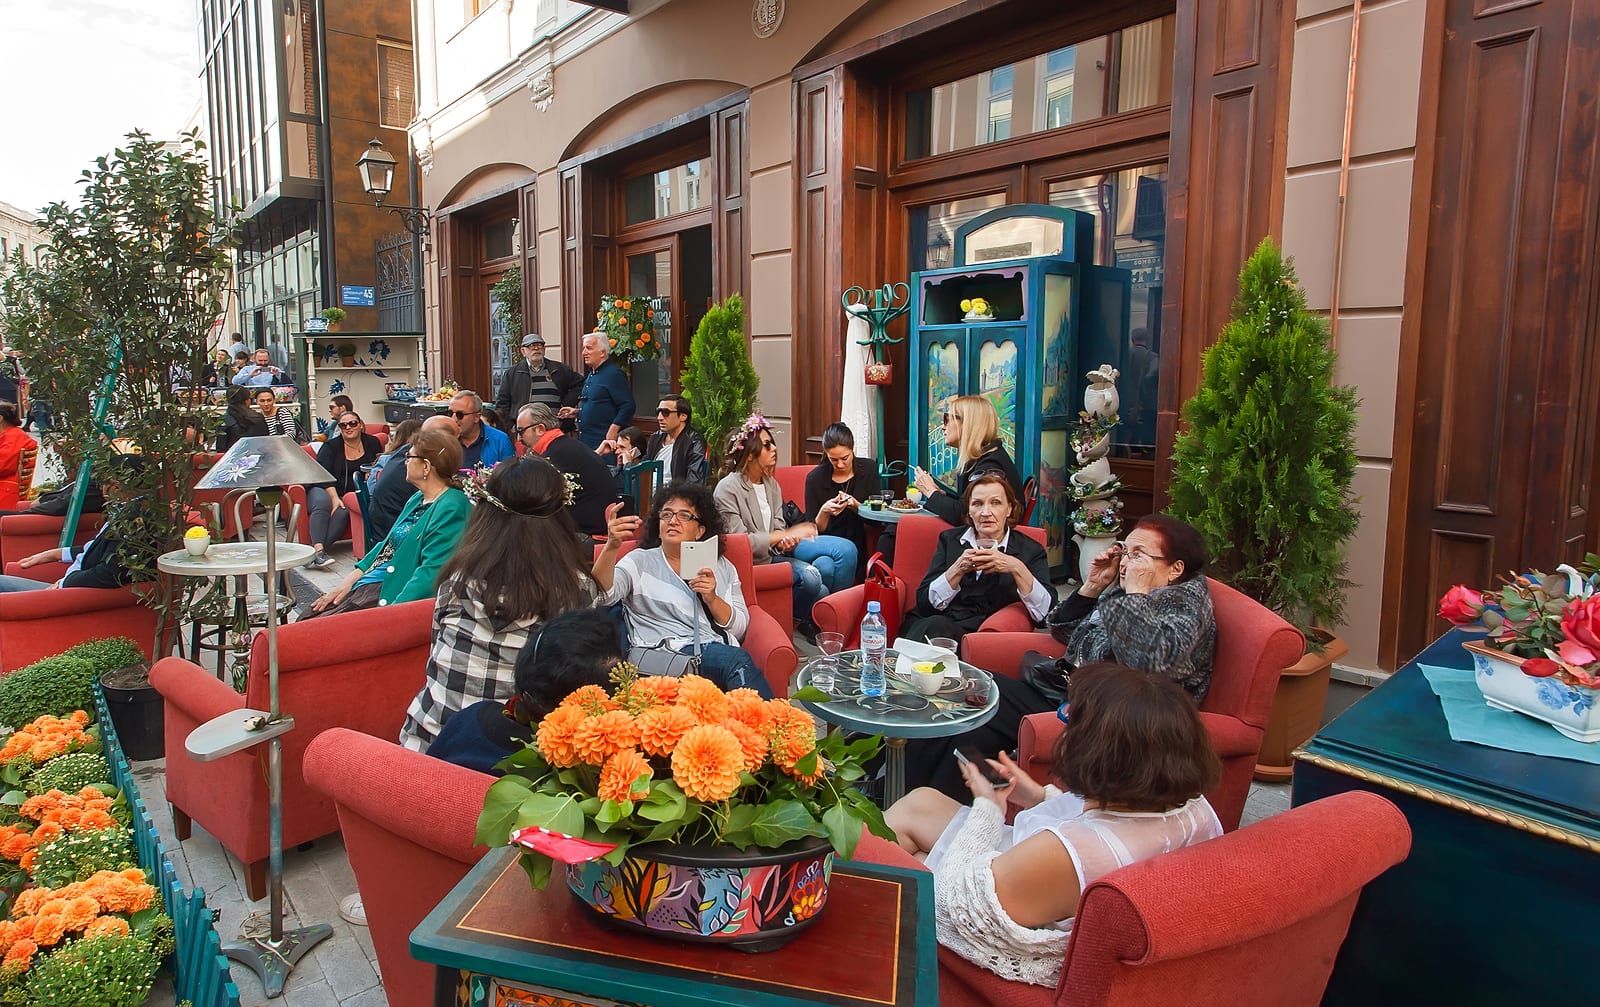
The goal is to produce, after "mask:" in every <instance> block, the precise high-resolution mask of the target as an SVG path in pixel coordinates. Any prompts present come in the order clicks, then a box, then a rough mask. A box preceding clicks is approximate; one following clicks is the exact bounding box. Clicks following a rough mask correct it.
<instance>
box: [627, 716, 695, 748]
mask: <svg viewBox="0 0 1600 1007" xmlns="http://www.w3.org/2000/svg"><path fill="white" fill-rule="evenodd" d="M636 723H637V724H638V725H639V747H640V748H642V749H644V750H645V751H646V752H648V753H650V754H651V755H671V754H672V750H673V749H674V748H677V747H678V742H680V741H682V740H683V736H684V735H685V734H688V733H689V732H690V731H692V730H693V729H694V728H696V727H698V726H699V724H700V722H699V721H698V720H696V719H695V716H694V714H692V713H690V712H689V711H688V710H687V709H685V708H684V707H681V706H656V707H651V708H650V709H648V710H646V711H644V712H643V713H641V714H639V716H638V719H637V721H636Z"/></svg>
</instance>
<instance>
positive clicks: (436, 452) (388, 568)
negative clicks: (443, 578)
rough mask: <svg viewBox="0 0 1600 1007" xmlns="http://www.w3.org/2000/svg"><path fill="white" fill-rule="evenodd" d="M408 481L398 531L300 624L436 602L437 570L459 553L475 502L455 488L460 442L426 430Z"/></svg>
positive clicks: (415, 447) (410, 459)
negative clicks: (419, 601) (332, 615)
mask: <svg viewBox="0 0 1600 1007" xmlns="http://www.w3.org/2000/svg"><path fill="white" fill-rule="evenodd" d="M405 466H406V481H407V482H409V483H410V484H411V485H413V486H415V487H416V488H417V492H416V493H413V494H412V495H411V499H410V500H409V501H407V502H406V505H405V507H404V508H403V509H402V510H401V511H400V516H399V517H398V518H396V519H395V522H394V527H393V528H390V529H389V534H388V535H386V536H384V539H383V541H382V542H379V543H378V544H377V545H376V546H375V547H374V548H373V549H372V551H370V552H368V553H367V555H366V556H365V557H363V558H362V559H360V560H358V561H357V562H356V568H355V570H354V571H353V572H352V573H351V574H350V575H349V576H348V577H346V578H345V579H344V580H342V581H340V582H339V586H338V587H336V588H334V589H333V590H331V591H329V592H328V593H326V594H324V595H322V597H320V598H318V599H317V600H316V601H314V602H312V603H311V608H310V610H309V611H307V612H306V614H305V615H303V616H301V618H302V619H310V618H313V617H315V616H319V615H327V614H329V613H331V612H352V611H355V610H357V609H363V608H373V607H375V606H378V605H391V604H398V603H400V602H404V601H416V600H417V599H419V598H432V597H433V595H434V590H435V588H436V586H437V584H438V581H439V571H440V570H441V569H443V568H444V565H445V563H447V562H448V561H449V559H450V556H451V555H452V554H453V553H454V552H455V551H456V543H458V542H459V541H461V533H462V532H463V531H465V530H466V527H467V515H468V514H469V513H470V512H471V511H472V503H471V501H469V500H468V499H467V495H466V494H465V493H462V492H461V491H460V490H459V489H457V488H456V486H455V474H456V471H457V470H458V469H459V468H460V467H461V442H460V441H458V440H457V439H456V438H455V437H454V436H453V435H451V434H450V433H448V432H446V431H443V430H424V431H422V432H421V433H420V434H418V435H417V438H416V440H414V441H412V444H411V453H410V454H409V455H408V456H407V457H406V460H405Z"/></svg>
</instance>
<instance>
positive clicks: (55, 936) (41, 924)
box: [33, 916, 67, 948]
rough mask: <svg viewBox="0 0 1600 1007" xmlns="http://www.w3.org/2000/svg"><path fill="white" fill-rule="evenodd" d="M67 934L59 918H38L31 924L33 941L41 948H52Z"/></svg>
mask: <svg viewBox="0 0 1600 1007" xmlns="http://www.w3.org/2000/svg"><path fill="white" fill-rule="evenodd" d="M66 933H67V928H66V925H65V924H64V923H63V922H62V919H61V917H59V916H38V917H35V920H34V924H33V940H34V943H35V944H38V945H39V946H40V947H41V948H53V947H55V946H56V945H57V944H59V943H61V938H62V937H65V936H66Z"/></svg>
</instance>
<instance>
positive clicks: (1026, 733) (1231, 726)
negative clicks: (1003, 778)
mask: <svg viewBox="0 0 1600 1007" xmlns="http://www.w3.org/2000/svg"><path fill="white" fill-rule="evenodd" d="M1208 583H1209V586H1210V588H1211V604H1212V607H1213V609H1214V610H1215V611H1216V616H1217V651H1216V657H1215V660H1214V661H1213V662H1212V672H1211V688H1210V689H1209V690H1207V691H1206V699H1205V702H1203V703H1201V704H1200V719H1201V720H1202V721H1204V722H1205V725H1206V730H1207V731H1208V732H1210V734H1211V745H1212V747H1213V748H1215V749H1216V752H1217V756H1218V757H1219V758H1221V759H1222V780H1221V782H1219V783H1218V784H1217V786H1216V788H1215V789H1213V790H1212V791H1211V792H1210V793H1208V794H1207V795H1206V799H1207V800H1209V801H1210V802H1211V806H1212V807H1213V808H1215V809H1216V812H1217V817H1218V818H1219V819H1221V820H1222V827H1223V828H1225V829H1235V828H1238V826H1239V817H1240V816H1241V815H1242V814H1244V802H1245V798H1246V797H1248V796H1249V794H1250V777H1251V774H1252V773H1254V772H1255V765H1256V757H1257V755H1258V754H1259V753H1260V751H1261V739H1262V738H1263V737H1264V736H1265V733H1266V728H1267V716H1268V714H1270V713H1271V712H1272V697H1273V695H1274V694H1275V693H1276V692H1277V688H1278V676H1279V675H1280V674H1281V673H1282V672H1283V669H1285V668H1287V667H1288V666H1289V665H1291V664H1293V663H1294V662H1296V661H1298V660H1300V657H1301V655H1303V654H1304V653H1305V637H1303V636H1301V635H1300V632H1299V630H1297V629H1295V628H1294V627H1293V626H1291V625H1289V624H1288V623H1287V622H1285V621H1284V620H1283V618H1282V617H1281V616H1279V615H1278V614H1277V613H1276V612H1273V611H1272V610H1270V609H1268V608H1266V607H1264V606H1262V605H1261V604H1259V603H1257V602H1256V601H1254V600H1253V599H1251V598H1247V597H1246V596H1244V595H1242V594H1240V593H1239V592H1238V591H1235V590H1234V589H1233V588H1231V587H1228V586H1227V585H1226V584H1222V583H1220V582H1218V581H1215V580H1211V581H1208ZM1027 650H1037V651H1040V652H1042V653H1047V654H1051V655H1053V656H1060V655H1061V654H1063V653H1065V650H1066V648H1065V647H1064V646H1063V645H1062V644H1060V643H1057V642H1056V641H1055V639H1054V638H1052V637H1051V636H1050V634H1048V633H1042V632H1041V633H972V634H968V636H967V637H966V639H965V640H964V641H962V656H963V657H964V658H965V659H966V660H967V661H968V662H970V663H972V664H975V665H977V666H978V667H980V668H984V669H987V670H989V671H992V672H995V673H996V674H1001V675H1011V676H1015V675H1016V674H1017V672H1018V669H1019V668H1020V667H1021V663H1022V655H1023V652H1024V651H1027ZM1060 728H1061V722H1060V721H1059V720H1058V719H1056V715H1055V714H1054V713H1041V714H1035V715H1033V716H1031V717H1027V718H1024V719H1023V721H1022V729H1021V731H1020V733H1019V737H1018V758H1019V759H1021V760H1022V765H1023V766H1024V768H1026V769H1027V770H1028V772H1029V773H1030V774H1031V775H1032V776H1033V777H1034V778H1036V779H1038V780H1041V781H1043V780H1044V779H1046V778H1047V776H1048V775H1049V771H1050V751H1051V748H1052V747H1053V746H1054V745H1055V739H1056V735H1057V734H1059V733H1060Z"/></svg>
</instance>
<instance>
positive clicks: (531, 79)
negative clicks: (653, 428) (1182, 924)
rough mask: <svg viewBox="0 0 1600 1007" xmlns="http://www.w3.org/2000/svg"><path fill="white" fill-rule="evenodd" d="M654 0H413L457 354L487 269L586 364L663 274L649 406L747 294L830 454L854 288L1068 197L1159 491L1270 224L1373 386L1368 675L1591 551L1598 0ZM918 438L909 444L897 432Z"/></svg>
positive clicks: (1150, 501)
mask: <svg viewBox="0 0 1600 1007" xmlns="http://www.w3.org/2000/svg"><path fill="white" fill-rule="evenodd" d="M607 6H617V5H607ZM626 6H627V7H628V13H627V14H626V15H623V14H618V13H614V12H610V11H605V10H600V9H597V8H595V7H590V6H587V5H582V4H576V3H571V2H568V0H537V2H532V3H529V2H526V0H524V2H521V3H515V4H512V3H507V2H505V0H500V2H494V3H489V2H483V3H476V2H475V3H470V4H467V5H466V6H465V8H463V6H462V5H460V4H452V3H441V2H438V0H416V3H415V12H416V31H417V53H418V59H417V74H418V78H417V85H418V115H417V119H416V121H415V122H414V123H413V125H412V129H411V134H412V141H413V144H414V146H415V148H416V150H417V152H418V157H419V161H420V163H421V165H422V167H423V170H424V172H425V176H424V181H423V186H422V192H423V199H424V202H425V203H427V204H428V205H429V206H431V207H433V208H434V209H435V212H436V215H437V216H436V221H435V239H436V240H435V246H434V249H433V257H432V258H431V260H430V270H429V275H430V276H431V277H432V278H433V280H434V283H435V289H434V291H433V292H431V293H430V296H429V305H428V311H429V322H428V329H429V332H430V345H431V346H432V353H433V354H434V355H435V367H436V368H437V369H438V373H441V374H448V375H452V376H454V377H456V378H458V379H459V380H462V381H464V382H466V383H469V384H472V383H486V382H487V381H488V378H489V375H490V373H491V372H492V370H493V369H494V368H495V367H497V366H500V365H502V364H503V362H504V359H503V358H499V357H497V356H496V355H495V354H494V353H492V349H493V347H494V343H493V342H492V341H491V339H490V334H489V321H488V319H489V318H490V316H491V311H490V303H491V302H490V294H489V289H490V287H491V286H492V285H493V283H494V282H495V281H496V280H497V279H498V278H500V277H501V276H503V275H505V272H506V270H508V269H509V268H510V267H511V266H517V267H518V268H520V270H521V275H522V282H523V285H524V297H523V305H524V315H525V319H524V320H525V323H526V325H527V326H528V327H530V328H537V329H539V330H541V331H543V332H544V333H545V334H546V335H547V337H548V338H550V340H551V342H552V345H554V344H556V343H557V342H558V341H559V344H560V345H561V347H562V352H563V355H564V356H565V357H566V358H567V359H569V360H570V359H573V358H575V356H576V352H577V342H578V338H579V335H580V334H581V333H582V332H583V331H585V330H586V329H588V328H589V327H590V321H591V320H592V318H593V312H594V309H595V308H596V306H597V305H598V302H599V298H600V295H602V294H605V293H626V294H630V295H633V296H648V297H655V298H659V299H660V301H659V303H660V304H661V305H662V306H663V307H665V308H666V310H667V313H668V316H669V333H668V336H667V341H666V349H667V351H668V352H667V353H666V354H665V356H664V359H663V361H662V363H661V365H660V366H659V367H653V368H639V369H637V370H636V372H635V377H634V380H635V383H636V392H637V393H638V394H639V395H640V396H641V398H643V397H648V396H649V395H651V394H653V393H654V392H655V391H656V390H657V389H665V388H667V387H670V386H672V384H673V381H674V380H675V374H676V367H677V366H678V365H679V364H680V363H681V360H682V356H683V353H684V351H685V349H686V344H687V338H686V337H687V335H688V334H689V333H692V332H693V329H694V326H695V324H696V322H697V320H698V317H699V314H700V313H701V312H703V310H704V306H705V304H706V303H708V302H709V301H712V300H720V299H722V298H723V297H726V296H727V295H728V294H731V293H733V292H741V293H743V294H744V295H745V297H746V300H747V302H748V317H749V329H750V336H751V340H752V354H753V357H754V361H755V364H756V368H757V371H758V372H759V373H760V374H761V376H762V379H763V380H762V387H761V400H762V404H763V407H764V408H765V410H766V411H767V412H768V413H769V414H770V415H771V416H772V417H773V418H774V419H775V421H776V423H777V426H778V430H779V433H780V442H781V445H782V450H783V451H784V452H785V453H786V454H787V456H788V457H789V458H791V459H792V460H795V461H801V460H804V459H806V458H808V457H814V456H815V455H816V453H817V450H818V442H817V437H818V435H819V433H820V432H821V430H822V428H823V427H824V426H825V425H826V424H827V423H828V422H830V421H831V420H833V419H836V418H837V417H838V415H839V410H840V402H841V388H842V385H843V378H844V375H843V367H844V359H845V355H846V349H847V348H846V344H845V334H844V330H845V317H844V313H843V312H842V310H841V308H840V302H839V298H840V295H841V293H842V292H843V291H844V290H845V289H846V288H849V287H851V286H853V285H860V286H863V287H866V288H869V289H870V288H873V287H877V286H880V285H882V284H884V283H886V282H893V281H899V280H905V279H908V278H909V275H910V273H911V272H913V271H915V270H919V269H923V268H929V267H933V266H937V265H943V264H947V263H948V262H949V258H948V256H949V254H950V241H951V237H952V235H953V234H954V232H955V229H956V227H958V226H959V225H960V224H961V223H962V222H963V221H965V220H968V219H971V218H972V217H973V216H975V215H977V214H979V213H981V212H984V211H985V210H989V209H992V208H995V207H998V206H1004V205H1010V204H1018V203H1042V204H1051V205H1055V206H1064V207H1070V208H1074V209H1079V210H1083V211H1085V212H1087V213H1090V214H1091V215H1092V216H1093V217H1094V220H1095V234H1094V242H1093V247H1094V255H1095V261H1096V262H1097V263H1098V264H1101V265H1114V266H1120V267H1122V268H1124V269H1127V270H1128V271H1129V272H1130V273H1131V275H1132V277H1133V281H1132V290H1131V299H1130V304H1129V311H1128V318H1127V322H1126V324H1125V328H1124V331H1123V332H1122V333H1121V334H1120V338H1121V340H1122V344H1123V347H1124V350H1125V353H1124V355H1123V359H1124V360H1125V361H1130V360H1135V359H1137V360H1139V361H1140V362H1141V364H1140V368H1139V369H1140V374H1139V376H1138V381H1137V382H1136V384H1137V385H1138V388H1137V395H1138V397H1139V398H1140V399H1141V400H1142V401H1143V405H1142V406H1141V409H1140V411H1139V415H1138V417H1136V421H1135V422H1132V423H1129V424H1127V425H1126V427H1125V430H1124V435H1123V439H1122V443H1121V445H1120V448H1119V451H1118V453H1117V454H1118V457H1117V459H1116V461H1115V466H1116V468H1117V471H1118V474H1119V475H1120V476H1121V477H1122V480H1123V483H1124V486H1125V492H1124V497H1125V499H1127V500H1128V502H1129V504H1130V507H1131V508H1133V509H1135V510H1137V509H1140V508H1143V509H1148V508H1151V507H1159V506H1160V505H1161V504H1162V502H1163V500H1164V494H1165V486H1166V482H1167V479H1168V476H1169V473H1168V467H1169V462H1168V459H1169V457H1170V449H1171V445H1172V443H1173V440H1174V437H1175V436H1176V433H1177V429H1178V421H1179V415H1180V411H1181V407H1182V403H1183V402H1184V400H1185V399H1186V398H1187V397H1188V396H1189V395H1190V394H1192V392H1193V391H1194V389H1195V387H1196V386H1197V384H1198V382H1199V379H1200V356H1201V353H1202V351H1203V350H1204V348H1205V347H1206V346H1207V345H1209V344H1210V342H1212V341H1213V340H1214V339H1215V337H1216V334H1217V333H1218V332H1219V331H1220V329H1221V327H1222V325H1223V322H1224V321H1225V320H1226V318H1227V316H1228V313H1229V308H1230V302H1231V300H1232V297H1233V292H1234V288H1235V278H1236V274H1237V271H1238V268H1239V266H1240V264H1241V263H1242V262H1243V260H1244V258H1245V257H1246V256H1247V255H1248V253H1249V251H1250V250H1251V249H1252V248H1253V247H1254V245H1255V244H1256V243H1257V242H1258V241H1259V239H1260V238H1261V237H1262V236H1265V235H1272V236H1274V237H1276V238H1278V239H1279V240H1281V241H1282V242H1283V243H1284V244H1285V245H1286V247H1287V249H1288V251H1289V252H1290V253H1291V254H1293V255H1295V256H1296V258H1297V261H1298V266H1299V270H1300V275H1301V279H1302V281H1303V282H1304V284H1305V286H1306V289H1307V292H1308V295H1309V296H1310V298H1311V301H1312V305H1313V307H1316V308H1319V309H1323V310H1327V311H1329V312H1330V318H1331V320H1332V323H1333V325H1334V330H1335V341H1336V344H1337V346H1338V348H1339V350H1340V352H1341V358H1342V361H1343V364H1342V370H1341V377H1342V378H1343V380H1345V381H1348V382H1350V383H1352V384H1354V385H1356V386H1357V388H1358V389H1359V391H1360V394H1361V397H1362V406H1361V424H1360V430H1359V434H1358V447H1359V451H1360V454H1361V467H1360V472H1359V475H1358V479H1357V487H1356V489H1357V492H1358V494H1359V495H1360V498H1361V502H1360V507H1361V511H1362V516H1363V520H1362V525H1361V528H1360V531H1359V533H1358V535H1357V538H1356V541H1355V542H1354V543H1353V548H1352V555H1351V569H1350V576H1351V579H1352V581H1353V582H1354V588H1353V590H1352V592H1351V596H1350V601H1351V604H1350V613H1349V620H1348V621H1349V625H1347V626H1345V627H1341V630H1342V632H1344V634H1345V635H1346V636H1347V638H1348V639H1349V641H1350V643H1351V647H1352V653H1351V658H1350V662H1351V663H1352V664H1354V665H1357V666H1360V667H1367V668H1393V667H1395V666H1396V665H1397V664H1398V663H1399V662H1400V661H1403V660H1404V659H1405V658H1406V657H1409V656H1410V655H1411V654H1412V653H1415V652H1416V650H1417V649H1419V648H1420V646H1421V644H1422V643H1423V642H1424V641H1425V640H1426V639H1427V638H1429V637H1430V636H1431V635H1432V634H1433V632H1434V631H1436V629H1437V628H1438V624H1437V623H1436V622H1435V621H1434V620H1433V618H1432V614H1431V613H1432V603H1433V600H1434V599H1436V598H1437V597H1438V594H1439V593H1440V592H1441V590H1442V586H1443V585H1446V584H1448V583H1452V582H1455V581H1467V582H1474V583H1488V582H1490V581H1491V580H1492V579H1493V574H1494V572H1495V571H1497V570H1501V571H1503V570H1506V569H1511V568H1524V567H1526V566H1529V565H1534V564H1536V563H1537V564H1542V565H1544V566H1546V567H1548V566H1553V565H1554V563H1555V562H1559V561H1560V558H1570V557H1571V556H1572V555H1573V554H1574V553H1575V552H1581V548H1580V547H1581V545H1582V544H1583V542H1584V541H1588V542H1590V543H1593V542H1594V541H1595V539H1596V531H1597V528H1596V520H1597V519H1596V518H1595V517H1594V516H1593V515H1592V513H1591V512H1590V508H1589V505H1588V494H1589V491H1590V489H1591V488H1592V486H1593V484H1594V481H1595V478H1596V467H1595V466H1594V464H1593V459H1592V451H1591V445H1592V444H1593V442H1594V439H1595V432H1596V408H1595V396H1594V393H1593V388H1594V387H1595V385H1596V382H1595V380H1594V378H1595V376H1596V374H1595V372H1596V368H1597V362H1596V360H1595V359H1594V357H1595V355H1594V354H1593V353H1592V352H1591V350H1590V347H1592V345H1593V344H1594V339H1593V335H1594V328H1595V317H1596V313H1595V308H1594V304H1593V295H1594V293H1595V277H1596V269H1595V262H1594V251H1595V243H1594V241H1593V235H1594V225H1595V220H1596V204H1597V200H1596V198H1595V197H1596V195H1597V194H1600V186H1597V185H1596V182H1595V163H1594V162H1595V157H1596V151H1595V147H1594V144H1593V143H1592V137H1593V136H1594V135H1595V133H1594V127H1595V125H1596V123H1595V122H1594V118H1595V115H1596V113H1597V109H1600V103H1597V102H1596V101H1595V100H1594V99H1595V97H1596V95H1595V90H1596V86H1595V83H1594V82H1595V81H1596V80H1597V79H1600V77H1597V75H1596V74H1594V73H1593V70H1594V69H1595V67H1594V65H1593V64H1594V61H1595V58H1596V57H1595V53H1594V51H1593V49H1592V47H1586V46H1584V45H1582V44H1581V42H1582V40H1583V39H1586V38H1592V37H1594V31H1595V29H1596V27H1597V24H1596V19H1597V15H1596V14H1595V13H1594V12H1592V11H1590V10H1589V9H1588V8H1587V7H1586V6H1585V5H1582V4H1578V3H1575V2H1573V0H1535V2H1530V3H1527V4H1518V5H1503V6H1500V7H1495V8H1493V9H1492V10H1487V11H1481V10H1478V8H1477V7H1475V6H1474V5H1473V4H1472V3H1470V2H1468V0H1444V2H1439V3H1432V4H1430V3H1428V2H1426V0H1385V2H1370V0H1369V2H1364V3H1354V2H1351V0H1343V2H1341V0H1300V2H1299V3H1298V4H1276V3H1269V2H1266V0H1196V2H1193V3H1181V4H1180V3H1175V2H1173V0H1131V2H1116V3H1098V4H1070V5H1069V4H1061V3H1058V2H1042V0H961V2H954V3H952V2H950V0H830V2H825V3H784V2H780V0H740V2H737V3H733V2H729V0H667V2H651V0H631V2H630V3H629V4H627V5H626ZM1479 6H1481V5H1479ZM1535 42H1537V44H1535ZM1563 81H1566V82H1576V83H1572V84H1571V85H1570V86H1564V85H1563V84H1562V83H1561V82H1563ZM1539 123H1544V124H1547V125H1549V124H1559V128H1557V127H1556V126H1549V128H1544V127H1540V126H1538V125H1537V124H1539ZM1519 153H1520V155H1521V156H1522V157H1523V160H1522V161H1521V162H1519V161H1518V160H1517V156H1518V154H1519ZM1518 163H1521V164H1525V165H1527V169H1526V170H1522V169H1514V166H1515V165H1516V164H1518ZM900 324H901V325H903V324H904V323H903V322H902V323H900ZM903 332H904V330H903V329H900V330H898V331H896V330H891V334H903ZM557 334H559V340H557V338H556V337H557ZM896 352H902V353H903V351H896ZM902 362H903V358H902ZM1124 383H1125V384H1128V383H1129V379H1128V377H1127V376H1125V377H1124ZM888 415H889V416H890V417H891V418H892V417H894V416H896V415H899V416H902V417H903V416H904V415H905V392H904V390H903V389H899V388H896V387H893V386H891V387H890V389H889V405H888ZM890 432H891V446H890V453H891V454H892V453H894V452H895V451H896V450H902V451H903V449H904V444H905V430H904V421H903V420H901V421H900V422H899V425H898V427H896V426H895V424H894V422H893V420H891V424H890ZM1558 557H1559V558H1558Z"/></svg>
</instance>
